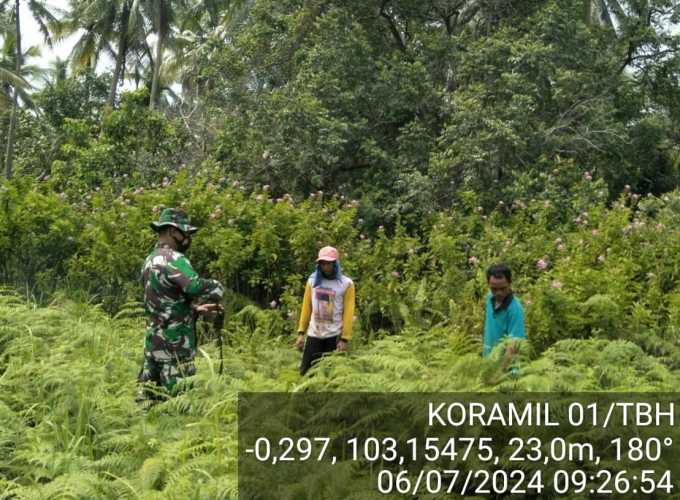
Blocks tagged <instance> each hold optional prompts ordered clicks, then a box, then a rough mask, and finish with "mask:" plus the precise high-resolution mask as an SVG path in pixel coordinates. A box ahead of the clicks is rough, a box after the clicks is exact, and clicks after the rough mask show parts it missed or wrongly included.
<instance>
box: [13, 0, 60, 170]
mask: <svg viewBox="0 0 680 500" xmlns="http://www.w3.org/2000/svg"><path fill="white" fill-rule="evenodd" d="M8 2H9V0H5V1H4V2H2V5H3V6H5V5H6V4H7V3H8ZM26 5H27V7H28V11H29V13H30V14H31V16H32V17H33V19H35V21H36V23H37V24H38V28H39V29H40V31H41V33H42V34H43V36H44V37H45V42H46V43H47V45H48V46H50V47H51V46H52V38H51V36H50V29H49V27H51V26H54V25H55V24H56V22H57V19H56V17H55V16H54V15H53V14H52V13H51V12H50V11H49V9H48V8H47V5H46V2H45V0H27V2H26ZM19 7H20V2H19V0H14V9H13V15H14V27H15V37H16V38H15V42H14V43H15V47H16V61H15V72H16V74H17V75H20V74H21V66H22V63H23V57H22V56H23V54H22V52H21V16H20V8H19ZM18 107H19V88H18V87H15V88H14V93H13V100H12V114H11V116H10V121H9V131H8V133H7V149H6V152H5V175H6V177H7V178H10V177H12V168H13V165H14V141H15V138H16V124H17V113H18Z"/></svg>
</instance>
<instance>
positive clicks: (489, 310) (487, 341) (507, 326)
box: [482, 294, 526, 356]
mask: <svg viewBox="0 0 680 500" xmlns="http://www.w3.org/2000/svg"><path fill="white" fill-rule="evenodd" d="M505 336H510V337H515V338H518V339H524V338H526V333H525V331H524V309H523V308H522V304H520V302H519V300H518V299H517V298H516V297H515V296H514V295H513V296H510V297H508V299H506V300H505V302H504V303H503V304H502V305H501V307H499V308H498V309H497V310H494V304H493V295H492V294H488V295H487V297H486V315H485V318H484V349H483V351H482V355H483V356H488V355H489V354H490V353H491V350H492V349H493V348H494V347H495V346H496V344H498V342H500V340H501V339H502V338H503V337H505Z"/></svg>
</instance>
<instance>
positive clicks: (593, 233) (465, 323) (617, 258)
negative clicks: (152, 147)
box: [0, 168, 680, 359]
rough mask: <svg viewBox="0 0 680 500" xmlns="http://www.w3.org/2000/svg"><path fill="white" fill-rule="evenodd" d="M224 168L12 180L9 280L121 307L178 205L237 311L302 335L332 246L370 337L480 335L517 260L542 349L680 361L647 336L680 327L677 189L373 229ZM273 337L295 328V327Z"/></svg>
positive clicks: (355, 213)
mask: <svg viewBox="0 0 680 500" xmlns="http://www.w3.org/2000/svg"><path fill="white" fill-rule="evenodd" d="M216 177H217V175H216V174H214V175H213V174H211V170H210V169H209V168H206V169H204V171H203V173H201V174H196V175H194V176H190V175H189V174H188V171H187V170H183V171H182V172H180V174H179V175H177V176H175V177H174V178H172V179H169V178H165V179H163V180H159V182H158V183H157V185H156V187H153V186H136V187H130V188H127V189H125V190H123V191H122V193H120V194H117V193H116V191H115V190H112V189H106V188H102V189H95V190H92V191H90V192H87V193H86V194H85V193H84V194H82V195H81V196H78V197H76V196H74V195H72V194H68V195H64V194H61V193H59V194H55V193H53V192H52V191H51V190H50V189H49V187H48V186H47V185H46V184H33V183H31V182H29V181H25V180H21V181H17V182H16V183H14V184H7V183H6V184H5V185H4V186H3V187H2V188H1V189H0V211H1V212H2V217H3V220H5V221H6V224H4V226H3V227H2V228H1V229H0V249H1V250H2V251H3V254H4V255H7V259H5V261H4V263H3V265H2V266H1V267H0V272H1V273H2V279H3V280H4V281H5V282H6V283H12V284H14V285H15V286H18V288H20V289H28V290H29V291H31V292H32V293H34V294H35V295H36V296H38V297H42V296H44V297H47V296H49V294H50V293H51V292H53V291H54V290H55V289H58V288H66V289H68V290H69V291H70V292H71V293H82V294H84V295H85V296H87V297H94V300H95V301H98V302H102V303H103V304H104V306H105V307H106V308H107V309H108V310H111V311H116V310H117V309H118V308H119V307H120V305H121V304H124V303H126V302H129V301H131V300H139V299H140V298H141V287H140V285H139V282H138V274H139V269H140V267H141V264H142V262H143V259H144V257H145V256H146V255H147V254H148V252H149V251H150V249H151V248H152V246H153V244H154V241H155V235H154V233H153V232H152V231H151V230H150V229H149V222H150V221H151V220H153V219H154V218H156V217H157V216H158V215H159V213H160V210H161V208H162V207H166V206H181V207H183V208H185V209H186V210H187V211H188V212H189V214H190V215H191V217H192V220H193V221H194V222H195V223H196V224H197V225H198V226H199V227H201V230H200V231H199V232H198V233H197V235H196V237H195V238H194V243H193V247H192V248H191V249H190V251H189V257H190V259H191V261H192V263H193V264H194V266H195V267H196V268H197V270H199V272H200V273H202V274H209V275H211V276H214V277H216V278H218V279H220V280H222V281H223V282H224V283H225V285H226V286H227V288H228V289H229V290H230V298H229V299H228V305H229V306H230V307H231V309H233V310H234V311H237V310H239V309H240V308H242V307H243V306H245V305H248V304H257V305H258V306H259V307H261V308H264V309H269V312H268V313H267V314H274V315H278V316H279V317H280V318H281V319H282V321H284V323H282V324H286V323H287V324H288V328H289V329H290V331H292V330H294V329H295V324H294V322H295V321H296V320H297V315H298V311H299V307H300V302H301V296H302V290H303V285H304V280H305V279H306V277H307V276H308V275H309V273H311V272H312V271H313V269H314V265H315V258H316V253H317V251H318V249H319V248H320V247H322V246H324V245H326V244H332V245H334V246H336V247H338V248H339V250H340V253H341V261H342V265H343V269H344V271H345V273H346V274H347V275H348V276H350V277H352V278H353V279H354V280H355V282H356V284H357V300H358V309H357V329H358V330H359V331H360V332H361V333H363V334H364V336H365V338H370V337H372V336H375V337H376V338H379V337H381V336H383V335H384V334H386V333H387V334H394V333H398V332H400V331H402V330H403V329H404V328H417V329H425V330H428V329H432V328H455V329H457V330H458V331H460V332H463V333H464V334H465V335H469V337H470V339H472V340H474V341H475V342H477V341H478V340H479V337H480V336H481V328H482V319H483V311H482V301H483V298H484V296H485V295H486V293H487V288H486V283H485V281H486V278H485V270H486V268H487V267H488V266H489V265H491V264H492V263H495V262H499V261H503V262H505V263H507V264H508V265H510V267H511V268H512V270H513V273H514V280H513V287H514V290H515V292H516V294H517V296H518V297H519V298H520V300H521V301H522V303H523V305H524V308H525V310H526V314H527V331H528V336H529V340H530V342H531V343H532V345H533V346H534V348H535V349H536V352H538V353H540V352H541V351H543V350H544V349H546V348H547V347H549V346H550V345H552V344H554V343H555V342H558V341H560V340H562V339H567V338H591V337H597V338H606V339H626V340H631V341H634V342H637V343H639V344H640V345H641V346H643V347H645V346H647V347H645V348H649V349H650V350H652V349H657V350H662V351H663V352H664V353H667V356H668V357H669V359H671V358H672V357H673V356H674V354H673V353H674V352H675V348H674V347H672V346H671V345H669V344H668V343H663V342H662V344H663V346H661V345H660V344H659V343H654V342H649V341H645V340H644V339H645V338H648V337H649V336H650V335H653V336H654V338H657V339H666V338H668V337H669V336H670V335H671V334H672V333H673V332H677V331H678V328H680V319H679V318H680V313H679V312H678V311H680V307H679V306H678V305H677V301H676V300H674V299H673V297H674V296H675V294H677V288H678V278H677V274H676V272H675V269H678V268H679V267H680V248H679V246H680V243H679V242H680V238H678V231H679V229H680V228H679V227H678V223H677V221H678V220H679V219H678V215H679V214H680V194H679V193H677V192H676V193H669V194H668V195H666V196H664V197H663V198H654V197H651V198H650V197H645V198H638V197H636V196H635V194H634V193H631V192H628V193H625V194H624V195H622V197H621V198H620V199H619V200H617V201H616V202H615V203H614V204H613V205H612V206H610V207H607V206H606V205H605V204H604V200H598V198H597V196H595V197H593V196H591V194H592V191H591V189H592V184H593V182H591V181H586V180H584V182H585V184H584V186H583V189H584V192H583V193H582V192H577V193H574V196H573V200H574V201H573V203H572V206H571V207H570V208H565V205H564V204H561V203H562V202H559V203H560V204H561V205H560V207H561V208H560V212H559V213H557V212H556V208H555V206H556V202H553V201H552V200H537V199H536V200H527V201H526V202H525V203H512V202H509V203H504V204H503V205H502V206H499V207H497V208H496V209H495V210H493V211H492V212H486V211H485V210H483V209H480V208H478V206H477V203H476V199H475V197H474V195H472V194H470V196H469V197H468V199H467V201H466V203H465V204H464V205H463V206H458V207H456V208H454V209H452V210H450V211H448V212H441V213H439V214H437V215H436V216H434V217H433V219H432V221H431V222H429V223H424V224H423V226H422V227H421V230H420V233H419V234H410V233H408V232H407V231H406V230H405V229H404V228H403V227H401V226H399V225H397V226H396V227H392V228H384V227H378V229H377V230H376V231H370V230H368V229H366V228H364V227H363V221H362V220H361V216H360V210H361V207H360V206H357V203H355V202H353V201H352V200H343V199H341V198H340V197H337V196H332V197H328V196H326V195H325V194H324V193H322V192H316V193H313V195H314V196H310V197H309V198H307V199H306V200H295V199H293V197H292V196H289V195H287V196H283V197H280V198H276V199H274V198H272V197H270V189H269V188H268V186H265V187H262V188H259V189H257V190H255V191H253V192H247V191H245V190H243V188H242V186H241V185H240V183H238V182H233V181H227V180H226V179H224V178H216ZM565 210H566V211H565ZM16 249H19V250H20V251H16ZM267 321H269V320H267ZM260 323H261V321H260ZM258 324H259V323H258ZM263 324H264V323H263ZM272 324H273V323H272ZM252 328H255V326H253V327H252ZM259 330H261V331H271V332H276V333H274V334H275V335H280V334H281V333H282V332H283V330H285V328H282V327H281V326H280V325H278V326H276V327H275V328H270V327H263V328H260V329H259ZM678 359H680V357H679V358H678Z"/></svg>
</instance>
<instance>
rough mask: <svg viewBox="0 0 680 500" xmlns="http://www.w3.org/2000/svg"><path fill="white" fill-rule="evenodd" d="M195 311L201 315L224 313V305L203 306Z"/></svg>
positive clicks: (195, 308)
mask: <svg viewBox="0 0 680 500" xmlns="http://www.w3.org/2000/svg"><path fill="white" fill-rule="evenodd" d="M194 310H195V311H196V312H197V313H199V314H207V313H214V312H221V311H224V308H223V307H222V304H201V305H198V306H196V307H194Z"/></svg>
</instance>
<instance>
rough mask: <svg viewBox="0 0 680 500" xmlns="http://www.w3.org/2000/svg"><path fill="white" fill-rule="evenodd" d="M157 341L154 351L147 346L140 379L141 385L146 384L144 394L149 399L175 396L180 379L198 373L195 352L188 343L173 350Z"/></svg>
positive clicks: (155, 340)
mask: <svg viewBox="0 0 680 500" xmlns="http://www.w3.org/2000/svg"><path fill="white" fill-rule="evenodd" d="M157 340H158V339H154V342H153V344H154V345H153V350H149V349H148V344H147V345H146V346H145V349H144V365H143V366H142V370H141V372H140V373H139V378H138V381H139V383H140V384H144V386H145V387H144V393H145V395H146V397H147V398H149V399H158V398H159V397H163V396H164V395H165V396H166V395H167V394H175V393H176V392H177V391H176V384H177V381H178V379H181V378H184V377H190V376H191V375H194V374H195V373H196V367H195V366H194V356H195V351H194V350H193V349H191V348H190V347H189V343H188V342H181V346H177V347H178V348H172V346H169V345H167V344H166V345H164V346H162V347H161V346H160V345H159V342H157ZM183 340H184V339H183ZM159 389H160V390H159ZM163 389H164V390H163ZM164 392H165V394H163V393H164Z"/></svg>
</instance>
